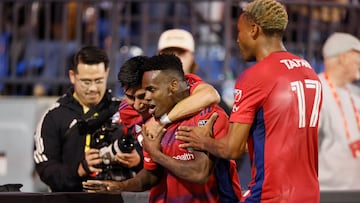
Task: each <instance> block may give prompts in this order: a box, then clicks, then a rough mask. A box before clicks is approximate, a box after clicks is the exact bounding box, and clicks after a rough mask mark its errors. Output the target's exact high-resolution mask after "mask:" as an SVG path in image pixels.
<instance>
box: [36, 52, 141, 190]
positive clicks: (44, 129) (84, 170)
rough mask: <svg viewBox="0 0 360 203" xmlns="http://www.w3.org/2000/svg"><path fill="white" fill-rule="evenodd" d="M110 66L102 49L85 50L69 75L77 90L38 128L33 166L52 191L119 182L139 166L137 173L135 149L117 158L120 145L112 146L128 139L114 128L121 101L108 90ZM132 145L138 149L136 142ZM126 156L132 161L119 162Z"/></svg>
mask: <svg viewBox="0 0 360 203" xmlns="http://www.w3.org/2000/svg"><path fill="white" fill-rule="evenodd" d="M108 65H109V60H108V56H107V55H106V53H105V52H104V51H103V50H100V49H99V48H97V47H84V48H82V49H81V50H80V51H79V52H78V53H77V54H76V55H75V57H74V60H73V65H72V66H71V68H70V70H69V78H70V81H71V83H72V85H73V87H71V88H70V89H69V90H68V92H67V93H66V94H65V95H63V96H62V97H61V98H59V99H58V101H57V102H56V104H55V105H54V106H53V107H52V108H50V109H49V110H48V111H47V113H46V114H45V115H44V117H43V118H42V119H41V121H40V122H39V124H38V126H37V129H36V132H35V136H34V139H35V149H34V160H35V167H36V171H37V172H38V174H39V176H40V179H41V180H42V181H43V182H45V183H46V184H47V185H48V186H49V187H50V189H51V191H52V192H77V191H82V190H83V189H82V185H81V183H82V181H84V180H87V179H102V178H104V179H116V180H118V179H119V177H120V178H121V176H122V174H121V173H119V171H121V170H123V171H127V169H126V167H135V168H133V169H134V170H135V171H136V169H137V168H136V166H138V167H139V168H141V166H142V162H141V160H142V158H141V156H140V155H139V153H137V151H136V149H133V150H131V152H130V153H122V152H120V153H117V154H116V155H114V154H115V153H116V152H118V151H116V150H115V151H112V149H113V148H112V147H115V146H116V145H115V143H114V142H113V141H116V140H118V142H119V141H121V139H122V137H117V138H116V137H113V136H116V135H117V136H127V135H126V134H127V133H126V129H124V128H122V126H118V125H116V124H115V123H118V121H117V118H118V116H116V115H117V110H118V107H119V103H120V101H119V100H117V99H115V98H114V97H113V96H112V95H111V92H110V90H106V83H107V78H108V74H109V67H108ZM129 137H131V136H129ZM133 144H134V146H135V148H137V149H140V146H139V145H138V144H136V142H135V143H133ZM118 146H119V145H118ZM100 152H101V153H100ZM111 152H113V155H111ZM109 154H110V155H111V156H109ZM123 154H126V155H127V156H128V159H127V160H126V161H124V160H122V161H121V160H119V157H121V156H122V155H123ZM109 157H110V159H109ZM116 162H119V163H116ZM139 168H138V169H139Z"/></svg>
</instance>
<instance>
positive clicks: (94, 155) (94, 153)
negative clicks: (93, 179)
mask: <svg viewBox="0 0 360 203" xmlns="http://www.w3.org/2000/svg"><path fill="white" fill-rule="evenodd" d="M102 162H103V160H102V158H101V157H100V156H99V150H98V149H89V150H88V151H86V152H85V157H84V160H83V161H82V162H81V163H80V164H79V167H78V174H79V176H80V177H85V176H87V175H89V174H90V173H100V172H102V169H101V168H96V167H95V166H96V165H99V164H101V163H102Z"/></svg>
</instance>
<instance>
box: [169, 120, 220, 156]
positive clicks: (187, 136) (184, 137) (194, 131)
mask: <svg viewBox="0 0 360 203" xmlns="http://www.w3.org/2000/svg"><path fill="white" fill-rule="evenodd" d="M217 117H218V114H217V113H213V114H212V115H211V117H210V118H209V120H208V121H207V122H206V124H205V125H204V126H200V127H196V126H180V127H179V128H178V130H177V132H176V133H175V135H176V139H178V140H181V141H183V142H184V143H183V144H180V145H179V146H180V147H182V148H191V149H194V150H199V151H206V149H205V144H204V143H205V142H206V139H209V138H211V137H213V130H212V128H213V125H214V123H215V121H216V119H217Z"/></svg>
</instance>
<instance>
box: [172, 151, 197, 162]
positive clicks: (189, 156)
mask: <svg viewBox="0 0 360 203" xmlns="http://www.w3.org/2000/svg"><path fill="white" fill-rule="evenodd" d="M172 158H173V159H177V160H183V161H189V160H194V159H195V156H194V154H192V153H184V154H181V155H177V156H173V157H172Z"/></svg>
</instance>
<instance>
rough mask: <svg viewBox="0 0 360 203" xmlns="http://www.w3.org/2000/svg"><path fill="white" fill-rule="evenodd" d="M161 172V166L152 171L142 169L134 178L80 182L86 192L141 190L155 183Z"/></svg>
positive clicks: (147, 188)
mask: <svg viewBox="0 0 360 203" xmlns="http://www.w3.org/2000/svg"><path fill="white" fill-rule="evenodd" d="M162 174H163V170H162V168H159V169H157V170H154V171H148V170H146V169H142V170H141V171H140V172H139V173H138V174H136V176H135V177H134V178H130V179H127V180H125V181H112V180H88V181H86V182H83V183H82V184H83V188H84V189H85V190H86V191H87V192H125V191H128V192H142V191H146V190H149V189H150V188H151V187H152V186H153V185H155V184H157V183H158V181H159V179H160V177H161V176H162Z"/></svg>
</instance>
